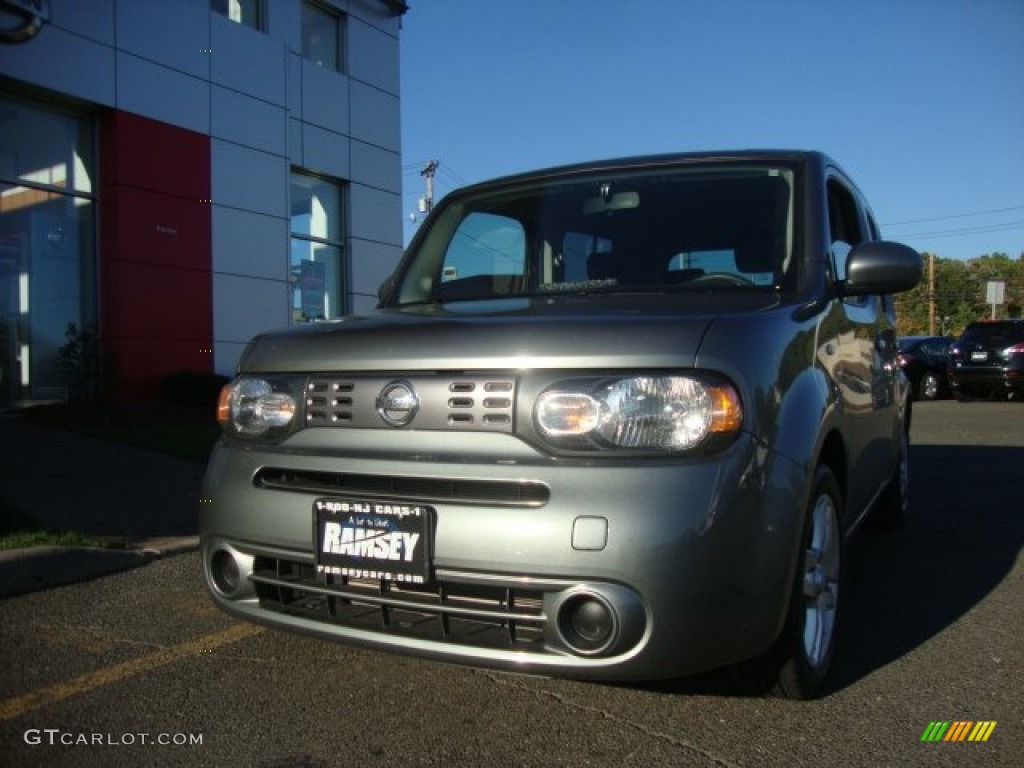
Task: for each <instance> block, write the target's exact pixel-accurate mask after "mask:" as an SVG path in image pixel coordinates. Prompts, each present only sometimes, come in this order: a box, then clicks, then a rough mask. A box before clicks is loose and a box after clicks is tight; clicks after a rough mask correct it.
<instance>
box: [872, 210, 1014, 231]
mask: <svg viewBox="0 0 1024 768" xmlns="http://www.w3.org/2000/svg"><path fill="white" fill-rule="evenodd" d="M1021 210H1024V205H1011V206H1010V207H1008V208H989V209H988V210H984V211H975V212H974V213H951V214H948V215H946V216H931V217H929V218H927V219H907V220H906V221H891V222H889V223H888V224H883V225H882V226H883V227H899V226H902V225H904V224H925V223H927V222H931V221H949V220H950V219H966V218H970V217H971V216H988V215H989V214H992V213H1008V212H1009V211H1021Z"/></svg>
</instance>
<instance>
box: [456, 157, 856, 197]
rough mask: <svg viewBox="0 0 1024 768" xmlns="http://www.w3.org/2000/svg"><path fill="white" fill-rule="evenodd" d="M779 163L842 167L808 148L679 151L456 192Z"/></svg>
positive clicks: (514, 177)
mask: <svg viewBox="0 0 1024 768" xmlns="http://www.w3.org/2000/svg"><path fill="white" fill-rule="evenodd" d="M713 162H722V163H742V162H750V163H778V164H792V163H799V164H812V165H819V166H821V167H824V166H833V167H835V168H839V165H838V163H836V162H835V161H834V160H832V159H831V158H830V157H829V156H828V155H826V154H825V153H823V152H819V151H816V150H805V149H740V150H721V151H705V152H677V153H668V154H657V155H636V156H625V157H617V158H609V159H604V160H593V161H589V162H582V163H572V164H569V165H557V166H551V167H548V168H540V169H537V170H533V171H527V172H524V173H515V174H511V175H508V176H501V177H498V178H494V179H490V180H488V181H483V182H480V183H478V184H472V185H469V186H466V187H463V188H461V189H459V190H456V192H457V193H458V194H459V195H460V196H461V195H462V194H463V193H471V192H476V191H478V190H481V189H487V188H489V187H502V186H505V185H509V184H519V183H523V182H533V181H542V180H544V179H548V178H561V177H565V176H575V175H582V174H588V173H593V172H599V171H613V170H614V171H620V170H629V169H636V170H639V169H644V168H657V167H670V166H679V165H686V164H699V163H713Z"/></svg>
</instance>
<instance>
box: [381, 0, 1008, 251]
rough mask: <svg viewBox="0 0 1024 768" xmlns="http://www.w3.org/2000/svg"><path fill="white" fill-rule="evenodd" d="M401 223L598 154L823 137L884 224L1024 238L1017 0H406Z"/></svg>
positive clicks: (810, 145) (796, 144)
mask: <svg viewBox="0 0 1024 768" xmlns="http://www.w3.org/2000/svg"><path fill="white" fill-rule="evenodd" d="M408 4H409V6H410V8H409V11H408V12H407V13H406V14H405V16H404V17H403V20H402V32H401V78H402V79H401V89H402V93H401V98H402V136H403V138H402V174H403V179H402V181H403V210H404V212H405V223H404V235H405V239H406V241H407V242H408V240H409V238H411V236H412V234H413V233H414V232H415V229H416V227H418V226H419V222H420V221H421V220H422V216H418V217H417V220H416V221H413V220H412V215H413V214H414V213H415V212H416V211H417V201H418V198H419V197H420V196H422V195H423V194H424V192H425V189H426V185H425V180H424V178H423V177H422V176H421V173H420V172H421V171H422V170H423V168H424V166H425V165H426V164H427V162H428V161H430V160H436V161H437V162H438V163H439V167H438V170H437V172H436V174H435V176H434V185H435V187H434V189H435V191H434V199H435V201H437V200H439V199H440V198H441V197H443V196H444V194H446V193H447V192H450V191H451V190H452V189H454V188H456V187H459V186H462V185H464V184H469V183H474V182H478V181H484V180H486V179H489V178H493V177H496V176H501V175H505V174H508V173H514V172H518V171H527V170H532V169H536V168H543V167H547V166H552V165H561V164H563V163H571V162H577V161H586V160H596V159H602V158H608V157H623V156H629V155H643V154H651V153H661V152H680V151H692V150H707V149H748V148H793V149H819V150H822V151H825V152H827V153H828V154H830V155H831V156H832V157H833V158H835V159H836V160H837V161H838V162H839V163H840V165H842V166H843V167H844V168H845V170H846V171H847V172H848V173H849V174H850V176H851V177H852V178H853V179H854V181H855V182H856V183H857V185H858V186H859V187H860V188H861V190H862V191H863V193H864V195H865V197H866V198H867V199H868V201H869V203H870V204H871V206H872V208H873V210H874V212H875V217H876V219H877V220H878V222H879V223H880V224H881V226H882V234H883V236H884V237H885V238H886V239H890V240H898V241H901V242H905V243H906V244H908V245H911V246H913V247H914V248H917V249H918V250H920V251H928V252H931V253H935V254H936V255H938V256H941V257H945V258H956V259H969V258H974V257H976V256H980V255H983V254H986V253H994V252H1003V253H1007V254H1009V255H1010V256H1011V257H1012V258H1017V257H1018V256H1021V255H1022V254H1024V0H714V1H713V2H712V0H628V1H627V0H409V3H408Z"/></svg>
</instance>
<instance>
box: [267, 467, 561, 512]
mask: <svg viewBox="0 0 1024 768" xmlns="http://www.w3.org/2000/svg"><path fill="white" fill-rule="evenodd" d="M254 482H255V483H256V485H257V486H259V487H261V488H268V489H270V490H279V491H292V492H294V493H311V494H325V493H326V494H331V493H335V494H347V495H355V496H359V497H360V498H363V497H367V498H387V499H395V500H405V499H408V500H411V501H417V502H422V503H431V502H453V503H459V502H464V503H467V504H488V505H492V506H522V507H541V506H543V505H544V504H546V503H547V501H548V497H549V491H548V488H547V486H545V485H543V484H541V483H531V482H522V481H515V482H512V481H503V480H448V479H445V478H436V477H391V476H385V475H362V474H353V473H347V472H309V471H305V470H294V469H277V468H274V467H265V468H264V469H261V470H260V471H259V472H257V473H256V477H255V479H254Z"/></svg>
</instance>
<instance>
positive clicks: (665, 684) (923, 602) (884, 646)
mask: <svg viewBox="0 0 1024 768" xmlns="http://www.w3.org/2000/svg"><path fill="white" fill-rule="evenodd" d="M1021 466H1024V448H1020V447H986V446H976V445H973V446H972V445H915V446H914V447H913V448H912V450H911V467H910V470H911V487H910V503H911V505H912V506H911V519H910V522H909V523H908V524H907V525H906V526H905V527H903V528H899V529H887V528H882V527H878V526H872V525H870V524H869V525H865V526H863V527H862V528H861V529H860V530H859V531H858V532H857V534H856V535H855V536H854V537H853V539H852V540H851V542H850V544H849V546H848V548H847V551H846V582H845V584H844V598H843V617H842V622H843V623H842V632H841V635H840V638H839V645H838V647H837V650H836V658H835V662H834V666H833V668H832V672H831V674H830V675H829V678H828V679H827V680H826V682H825V685H824V687H823V689H822V691H821V696H829V695H830V694H833V693H836V692H838V691H841V690H842V689H844V688H846V687H847V686H850V685H853V684H855V683H856V682H858V681H859V680H861V679H862V678H864V677H867V676H869V675H870V674H872V673H873V672H875V671H876V670H878V669H880V668H882V667H884V666H886V665H887V664H890V663H892V662H893V661H896V660H897V659H899V658H901V657H902V656H904V655H906V654H907V653H909V652H911V651H913V650H914V649H915V648H917V647H919V646H921V645H923V644H924V643H927V642H928V641H929V640H930V639H931V638H933V637H935V636H936V635H938V634H940V633H942V632H943V631H944V630H945V629H946V628H948V627H950V626H951V625H953V624H955V623H956V622H957V621H958V620H959V619H960V618H961V617H963V616H964V615H965V614H966V613H967V612H968V611H970V610H971V609H972V608H973V607H974V606H976V605H978V604H979V603H980V602H981V601H983V600H984V599H985V597H986V596H987V595H988V594H989V593H990V592H992V590H994V589H995V588H996V587H997V586H998V585H999V584H1000V583H1001V582H1002V581H1003V580H1004V579H1005V578H1006V577H1007V575H1008V574H1009V573H1010V572H1011V570H1012V569H1013V566H1014V563H1015V562H1016V560H1017V557H1018V555H1019V554H1020V551H1021V547H1022V545H1024V503H1022V500H1024V478H1022V477H1021V475H1020V467H1021ZM633 687H637V688H641V689H644V690H650V691H654V692H660V693H671V694H677V695H688V696H727V697H746V696H756V695H759V694H756V693H750V694H748V693H745V692H743V691H741V690H740V689H739V688H737V686H736V685H735V684H734V683H733V679H732V676H731V675H730V674H728V670H716V671H712V672H708V673H706V674H701V675H694V676H690V677H685V678H679V679H675V680H666V681H661V682H651V683H645V684H640V685H634V686H633Z"/></svg>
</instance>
